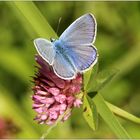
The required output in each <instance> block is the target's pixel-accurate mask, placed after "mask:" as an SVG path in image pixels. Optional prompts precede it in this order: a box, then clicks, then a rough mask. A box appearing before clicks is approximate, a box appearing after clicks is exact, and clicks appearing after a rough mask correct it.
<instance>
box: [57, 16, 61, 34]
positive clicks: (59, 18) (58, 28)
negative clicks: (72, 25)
mask: <svg viewBox="0 0 140 140" xmlns="http://www.w3.org/2000/svg"><path fill="white" fill-rule="evenodd" d="M61 19H62V17H60V18H59V21H58V25H57V30H56V34H58V30H59V25H60V22H61Z"/></svg>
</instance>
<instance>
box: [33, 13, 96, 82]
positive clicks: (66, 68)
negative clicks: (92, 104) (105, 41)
mask: <svg viewBox="0 0 140 140" xmlns="http://www.w3.org/2000/svg"><path fill="white" fill-rule="evenodd" d="M96 31H97V23H96V20H95V18H94V16H93V15H92V14H85V15H83V16H81V17H80V18H78V19H77V20H75V21H74V22H73V23H72V24H71V25H70V26H69V27H68V28H67V29H66V30H65V31H64V32H63V33H62V35H61V36H60V38H59V39H58V40H54V39H52V40H51V41H48V40H46V39H43V38H37V39H35V40H34V45H35V47H36V49H37V51H38V53H39V55H40V56H41V57H42V58H43V59H44V60H45V61H46V62H47V63H49V64H50V65H51V66H52V67H53V70H54V72H55V74H56V75H57V76H58V77H60V78H62V79H65V80H70V79H73V78H75V77H76V75H77V73H82V72H85V71H87V70H88V69H89V68H91V67H92V66H93V65H95V64H96V62H97V59H98V54H97V49H96V48H95V46H93V45H92V43H94V41H95V38H96Z"/></svg>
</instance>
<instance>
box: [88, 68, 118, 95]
mask: <svg viewBox="0 0 140 140" xmlns="http://www.w3.org/2000/svg"><path fill="white" fill-rule="evenodd" d="M117 72H118V70H117V69H111V70H104V71H101V72H99V73H98V74H97V75H96V78H95V79H93V78H92V79H91V80H90V83H89V84H88V88H87V92H88V93H89V92H97V91H99V90H101V89H102V88H104V87H105V86H106V85H107V84H108V83H109V82H110V81H111V80H112V78H113V77H114V76H115V75H116V73H117Z"/></svg>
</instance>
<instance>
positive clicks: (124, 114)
mask: <svg viewBox="0 0 140 140" xmlns="http://www.w3.org/2000/svg"><path fill="white" fill-rule="evenodd" d="M105 103H106V104H107V106H108V107H109V109H110V110H111V111H112V112H113V113H115V114H116V115H118V116H120V117H122V118H125V119H127V120H130V121H132V122H134V123H138V124H140V118H139V117H136V116H134V115H132V114H130V113H128V112H126V111H124V110H122V109H121V108H119V107H117V106H115V105H113V104H111V103H109V102H107V101H105Z"/></svg>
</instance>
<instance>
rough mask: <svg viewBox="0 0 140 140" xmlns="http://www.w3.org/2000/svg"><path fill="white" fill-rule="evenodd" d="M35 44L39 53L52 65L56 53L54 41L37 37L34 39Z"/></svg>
mask: <svg viewBox="0 0 140 140" xmlns="http://www.w3.org/2000/svg"><path fill="white" fill-rule="evenodd" d="M34 44H35V47H36V49H37V51H38V53H39V55H40V56H41V57H42V58H43V59H44V60H45V61H47V62H48V63H49V64H50V65H52V64H53V62H54V58H55V55H56V52H55V49H54V45H53V43H52V42H50V41H48V40H46V39H43V38H37V39H35V40H34Z"/></svg>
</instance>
